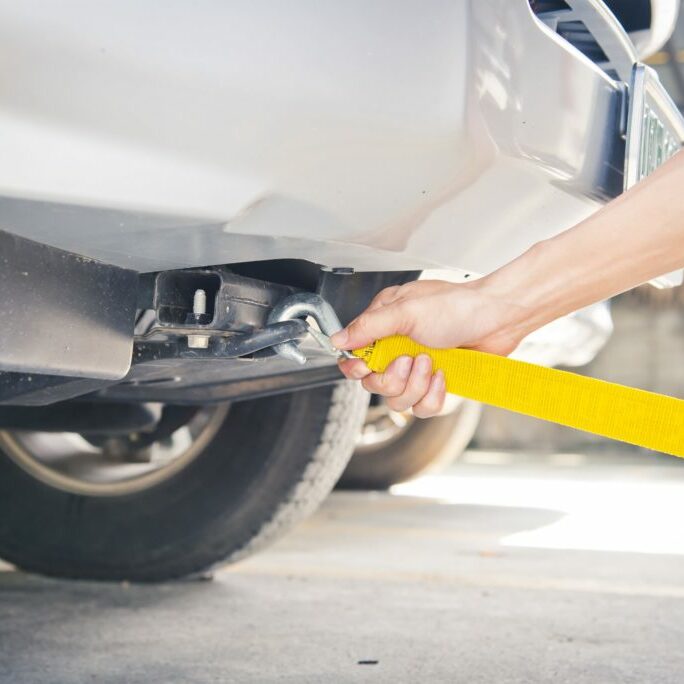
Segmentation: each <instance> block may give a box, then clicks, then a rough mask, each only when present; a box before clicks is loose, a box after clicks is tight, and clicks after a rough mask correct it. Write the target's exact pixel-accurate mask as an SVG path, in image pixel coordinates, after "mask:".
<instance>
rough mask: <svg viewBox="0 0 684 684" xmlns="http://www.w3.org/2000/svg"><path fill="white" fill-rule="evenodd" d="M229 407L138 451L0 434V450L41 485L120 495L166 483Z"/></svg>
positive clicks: (58, 436)
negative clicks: (113, 456)
mask: <svg viewBox="0 0 684 684" xmlns="http://www.w3.org/2000/svg"><path fill="white" fill-rule="evenodd" d="M228 411H229V405H227V404H223V405H220V406H212V407H204V408H201V409H200V410H199V411H198V412H197V413H196V414H195V415H194V416H193V417H192V418H191V419H190V420H189V421H188V422H187V423H184V424H183V425H181V426H180V427H179V428H178V429H176V430H175V431H174V432H173V433H172V434H171V435H170V436H165V438H164V440H160V441H155V442H152V444H151V446H149V447H147V452H148V453H146V454H145V456H146V460H145V462H141V461H140V459H139V456H140V454H139V453H118V454H117V457H118V458H119V460H118V461H112V459H111V454H110V455H109V457H108V455H107V447H106V446H100V447H99V446H95V445H93V444H91V443H89V442H88V441H87V440H86V439H84V438H83V437H82V436H81V435H79V434H78V433H69V432H59V433H55V432H38V431H16V432H8V431H0V448H1V449H2V450H3V451H4V452H5V453H6V454H7V456H9V458H11V459H12V460H13V461H14V462H15V463H16V464H17V465H19V466H20V467H21V468H22V469H23V470H25V471H26V472H28V473H29V474H30V475H32V476H33V477H35V478H37V479H39V480H41V481H42V482H44V483H45V484H47V485H49V486H51V487H55V488H57V489H62V490H64V491H67V492H71V493H74V494H80V495H84V496H123V495H127V494H132V493H134V492H138V491H141V490H143V489H148V488H150V487H153V486H156V485H158V484H159V483H160V482H163V481H164V480H167V479H169V478H170V477H172V476H173V475H175V474H176V473H178V472H179V471H180V470H182V469H183V468H185V467H186V466H187V465H188V464H189V463H190V462H191V461H193V460H194V459H195V458H196V457H197V456H198V455H199V454H200V453H201V452H202V451H203V450H204V448H205V447H206V446H207V445H208V444H209V442H210V441H211V440H212V439H213V438H214V437H215V435H216V433H217V432H218V430H219V429H220V427H221V426H222V425H223V422H224V420H225V418H226V416H227V414H228Z"/></svg>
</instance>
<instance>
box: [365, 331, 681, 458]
mask: <svg viewBox="0 0 684 684" xmlns="http://www.w3.org/2000/svg"><path fill="white" fill-rule="evenodd" d="M353 354H354V356H357V357H359V358H362V359H364V361H365V362H366V364H367V365H368V367H369V368H370V369H371V370H372V371H374V372H376V373H382V372H384V371H385V369H386V368H387V366H389V364H390V363H391V362H392V361H394V359H396V358H397V357H399V356H413V357H415V356H417V355H418V354H428V355H429V356H430V357H431V358H432V364H433V371H436V370H438V369H441V370H442V371H443V372H444V377H445V381H446V390H447V392H450V393H452V394H458V395H460V396H462V397H465V398H467V399H473V400H475V401H481V402H483V403H485V404H491V405H492V406H498V407H500V408H504V409H508V410H510V411H516V412H517V413H523V414H525V415H528V416H533V417H535V418H541V419H543V420H548V421H551V422H553V423H559V424H560V425H566V426H568V427H572V428H576V429H578V430H585V431H586V432H592V433H594V434H597V435H602V436H603V437H609V438H611V439H616V440H620V441H622V442H628V443H630V444H635V445H637V446H641V447H646V448H647V449H653V450H655V451H662V452H664V453H667V454H671V455H673V456H679V457H682V458H684V400H682V399H677V398H675V397H668V396H665V395H663V394H656V393H654V392H647V391H645V390H641V389H636V388H633V387H625V386H624V385H617V384H615V383H612V382H605V381H603V380H597V379H595V378H589V377H585V376H583V375H577V374H576V373H568V372H567V371H561V370H556V369H554V368H545V367H543V366H536V365H534V364H531V363H525V362H524V361H516V360H514V359H509V358H506V357H504V356H497V355H495V354H487V353H485V352H480V351H473V350H471V349H432V348H430V347H424V346H423V345H420V344H417V343H416V342H414V341H413V340H412V339H410V338H408V337H404V336H401V335H395V336H393V337H386V338H384V339H381V340H378V341H377V342H374V343H373V344H371V345H369V346H368V347H364V348H362V349H357V350H355V351H354V352H353Z"/></svg>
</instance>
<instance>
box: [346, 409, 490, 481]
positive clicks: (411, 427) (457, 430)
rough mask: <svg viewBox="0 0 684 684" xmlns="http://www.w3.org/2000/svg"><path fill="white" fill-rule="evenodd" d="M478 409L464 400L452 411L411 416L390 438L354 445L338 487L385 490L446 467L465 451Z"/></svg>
mask: <svg viewBox="0 0 684 684" xmlns="http://www.w3.org/2000/svg"><path fill="white" fill-rule="evenodd" d="M481 412H482V406H481V404H479V403H477V402H474V401H467V400H463V401H462V403H461V404H460V405H459V406H458V408H457V409H456V410H455V411H453V412H452V413H449V414H447V415H445V416H437V417H435V418H428V419H427V420H418V419H414V420H412V421H411V422H410V423H409V424H408V425H407V426H406V427H405V428H404V429H402V430H401V431H400V432H398V434H397V435H396V436H395V437H394V438H392V439H389V440H385V441H382V442H380V443H379V444H371V445H362V446H359V447H357V449H356V451H355V452H354V455H353V456H352V458H351V459H350V461H349V464H348V465H347V468H346V469H345V471H344V473H343V474H342V477H341V478H340V481H339V482H338V487H339V488H341V489H387V488H389V487H391V486H392V485H394V484H397V483H399V482H405V481H406V480H410V479H412V478H414V477H416V476H418V475H419V474H421V473H423V472H425V471H426V470H431V471H436V470H439V469H441V468H445V467H446V466H448V465H449V464H450V463H452V462H453V461H454V460H456V459H457V458H458V457H459V456H461V454H462V453H463V451H465V449H466V447H467V446H468V444H469V443H470V441H471V439H472V438H473V435H474V434H475V430H476V429H477V426H478V423H479V421H480V415H481Z"/></svg>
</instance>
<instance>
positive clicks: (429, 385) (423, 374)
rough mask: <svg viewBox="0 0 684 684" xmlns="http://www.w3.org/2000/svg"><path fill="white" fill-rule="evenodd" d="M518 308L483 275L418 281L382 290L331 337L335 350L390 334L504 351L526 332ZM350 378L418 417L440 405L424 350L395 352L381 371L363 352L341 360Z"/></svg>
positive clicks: (441, 391)
mask: <svg viewBox="0 0 684 684" xmlns="http://www.w3.org/2000/svg"><path fill="white" fill-rule="evenodd" d="M525 314H526V312H525V310H524V307H522V306H520V305H516V304H514V303H511V302H510V301H508V300H507V299H506V298H505V297H502V296H500V295H499V294H495V293H494V292H493V291H491V288H490V289H488V287H487V284H486V282H485V281H484V280H482V281H473V282H472V283H464V284H454V283H449V282H445V281H440V280H419V281H416V282H412V283H407V284H406V285H400V286H396V287H390V288H387V289H385V290H382V291H381V292H380V293H379V294H378V295H377V296H376V297H375V299H374V300H373V301H372V302H371V304H370V306H369V307H368V308H367V309H366V311H364V312H363V313H362V314H361V315H360V316H358V317H357V318H356V319H354V320H353V321H352V322H351V323H350V324H349V325H348V326H347V327H346V328H345V329H344V330H341V331H340V332H338V333H336V334H335V335H333V337H332V342H333V344H334V345H335V346H336V347H337V348H338V349H358V348H360V347H364V346H366V345H368V344H370V343H372V342H374V341H375V340H378V339H380V338H383V337H388V336H390V335H407V336H409V337H411V338H412V339H413V340H415V341H416V342H418V343H420V344H424V345H426V346H430V347H437V348H448V347H468V348H471V349H479V350H481V351H486V352H490V353H494V354H502V355H508V354H510V353H511V352H512V351H513V350H514V349H515V348H516V347H517V346H518V344H519V342H520V340H521V339H522V338H523V337H524V336H525V335H526V334H527V332H529V331H528V330H527V329H526V328H525V327H524V326H522V325H520V324H518V323H517V321H519V320H522V319H524V318H525V317H526V316H525ZM340 369H341V370H342V372H343V373H344V375H345V376H346V377H348V378H351V379H356V380H361V382H362V384H363V386H364V387H365V388H366V389H367V390H368V391H369V392H373V393H375V394H380V395H382V396H384V397H386V398H387V405H388V406H389V408H390V409H392V410H394V411H406V410H408V409H410V408H412V409H413V413H414V415H416V416H417V417H419V418H428V417H430V416H434V415H436V414H438V413H439V412H440V411H441V409H442V406H443V404H444V399H445V386H444V375H443V373H442V372H441V371H437V372H436V373H434V374H433V370H432V360H431V359H430V357H429V356H427V355H426V354H421V355H419V356H417V357H416V358H415V359H413V358H412V357H409V356H402V357H399V358H398V359H395V360H394V361H393V362H392V363H391V364H390V365H389V367H388V368H387V370H386V371H385V372H384V373H372V372H371V371H370V370H369V369H368V367H367V366H366V364H365V363H364V362H363V361H362V360H361V359H349V360H346V359H345V360H342V361H340Z"/></svg>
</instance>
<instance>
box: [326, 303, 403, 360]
mask: <svg viewBox="0 0 684 684" xmlns="http://www.w3.org/2000/svg"><path fill="white" fill-rule="evenodd" d="M408 313H409V312H408V307H407V306H406V303H405V302H393V303H391V304H388V305H387V306H381V307H379V308H377V309H372V310H369V309H367V310H366V311H365V312H364V313H362V314H361V315H360V316H359V317H358V318H355V319H354V320H353V321H352V322H351V323H350V324H349V325H348V326H347V327H346V328H345V329H343V330H340V331H339V332H337V333H335V334H334V335H333V336H332V338H331V341H332V343H333V344H334V345H335V346H336V347H337V348H338V349H360V348H361V347H365V346H366V345H369V344H370V343H371V342H375V340H379V339H380V338H382V337H389V336H390V335H396V334H408V332H409V330H410V327H411V325H410V318H409V316H408Z"/></svg>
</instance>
